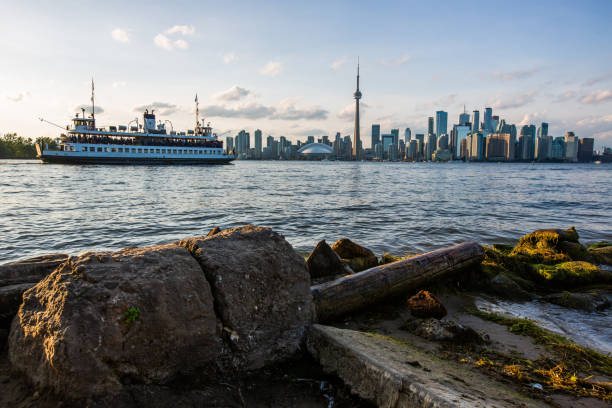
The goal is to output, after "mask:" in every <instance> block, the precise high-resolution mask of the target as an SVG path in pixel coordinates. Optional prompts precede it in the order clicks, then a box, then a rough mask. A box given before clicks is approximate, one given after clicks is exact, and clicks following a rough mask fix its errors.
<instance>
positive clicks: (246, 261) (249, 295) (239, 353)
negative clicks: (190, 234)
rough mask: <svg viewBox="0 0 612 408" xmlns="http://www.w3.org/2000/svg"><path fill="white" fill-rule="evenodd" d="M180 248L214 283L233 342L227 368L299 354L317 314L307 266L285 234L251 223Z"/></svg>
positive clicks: (226, 354)
mask: <svg viewBox="0 0 612 408" xmlns="http://www.w3.org/2000/svg"><path fill="white" fill-rule="evenodd" d="M179 244H180V245H181V246H184V247H185V248H187V249H188V250H189V251H190V252H191V254H192V255H193V257H194V258H196V259H197V260H198V262H199V264H200V267H201V268H202V270H203V271H204V274H205V275H206V278H207V279H208V281H209V282H210V285H211V288H212V292H213V296H214V298H215V308H216V312H217V315H218V318H219V319H220V321H221V323H222V325H223V333H224V339H225V341H226V343H227V344H229V347H227V348H226V349H224V352H223V353H222V354H223V359H224V361H223V363H222V365H223V366H224V367H226V368H227V369H231V370H235V369H239V370H242V369H249V370H250V369H256V368H260V367H263V366H264V365H266V364H268V363H271V362H275V361H280V360H283V359H285V358H287V357H289V356H291V355H293V354H295V352H296V351H297V350H298V349H299V347H300V343H301V342H302V341H303V339H304V337H305V334H306V329H307V327H308V326H309V325H310V323H311V322H312V320H313V316H314V310H313V303H312V296H311V293H310V276H309V274H308V269H307V267H306V263H305V262H304V259H303V258H302V257H300V256H299V255H298V253H297V252H295V250H294V249H293V247H292V246H291V245H290V244H289V243H288V242H287V241H286V240H285V239H284V238H283V237H282V236H281V235H279V234H277V233H275V232H274V231H272V230H271V229H270V228H262V227H256V226H252V225H247V226H245V227H240V228H233V229H227V230H223V231H221V232H218V233H216V234H215V235H213V236H210V237H202V238H190V239H186V240H183V241H180V243H179Z"/></svg>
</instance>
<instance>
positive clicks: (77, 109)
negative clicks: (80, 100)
mask: <svg viewBox="0 0 612 408" xmlns="http://www.w3.org/2000/svg"><path fill="white" fill-rule="evenodd" d="M83 109H84V110H85V112H87V113H89V114H91V113H92V112H93V111H94V110H95V112H96V115H97V114H100V113H104V109H103V108H102V107H101V106H98V105H96V106H95V108H94V109H92V106H91V105H85V104H82V105H78V106H75V108H74V109H73V111H74V112H82V110H83Z"/></svg>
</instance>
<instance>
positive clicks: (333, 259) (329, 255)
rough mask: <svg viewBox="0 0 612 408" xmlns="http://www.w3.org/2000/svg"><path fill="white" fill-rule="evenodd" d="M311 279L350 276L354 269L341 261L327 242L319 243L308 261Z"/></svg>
mask: <svg viewBox="0 0 612 408" xmlns="http://www.w3.org/2000/svg"><path fill="white" fill-rule="evenodd" d="M306 265H308V271H309V272H310V277H311V278H314V279H316V278H323V277H326V276H335V275H342V274H344V275H350V274H352V273H353V271H352V269H351V268H350V267H349V266H348V265H346V264H345V263H344V262H342V260H341V259H340V256H338V254H337V253H336V252H335V251H334V250H333V249H331V247H330V246H329V245H327V242H325V240H323V241H319V242H318V243H317V246H316V247H315V248H314V249H313V250H312V252H311V253H310V255H309V256H308V258H307V259H306Z"/></svg>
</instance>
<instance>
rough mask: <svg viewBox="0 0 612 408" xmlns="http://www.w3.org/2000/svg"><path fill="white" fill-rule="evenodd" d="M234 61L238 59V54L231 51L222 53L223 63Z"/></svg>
mask: <svg viewBox="0 0 612 408" xmlns="http://www.w3.org/2000/svg"><path fill="white" fill-rule="evenodd" d="M236 61H238V56H237V55H236V54H235V53H233V52H228V53H227V54H225V55H223V62H224V63H225V64H233V63H234V62H236Z"/></svg>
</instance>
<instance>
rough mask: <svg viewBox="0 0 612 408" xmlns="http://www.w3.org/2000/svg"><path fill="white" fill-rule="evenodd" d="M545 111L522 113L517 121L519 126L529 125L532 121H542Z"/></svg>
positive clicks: (545, 114) (546, 113)
mask: <svg viewBox="0 0 612 408" xmlns="http://www.w3.org/2000/svg"><path fill="white" fill-rule="evenodd" d="M547 115H548V112H547V111H544V112H529V113H526V114H525V115H523V119H521V121H520V122H519V123H518V124H519V126H524V125H530V124H532V123H538V122H544V120H545V118H546V116H547Z"/></svg>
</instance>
